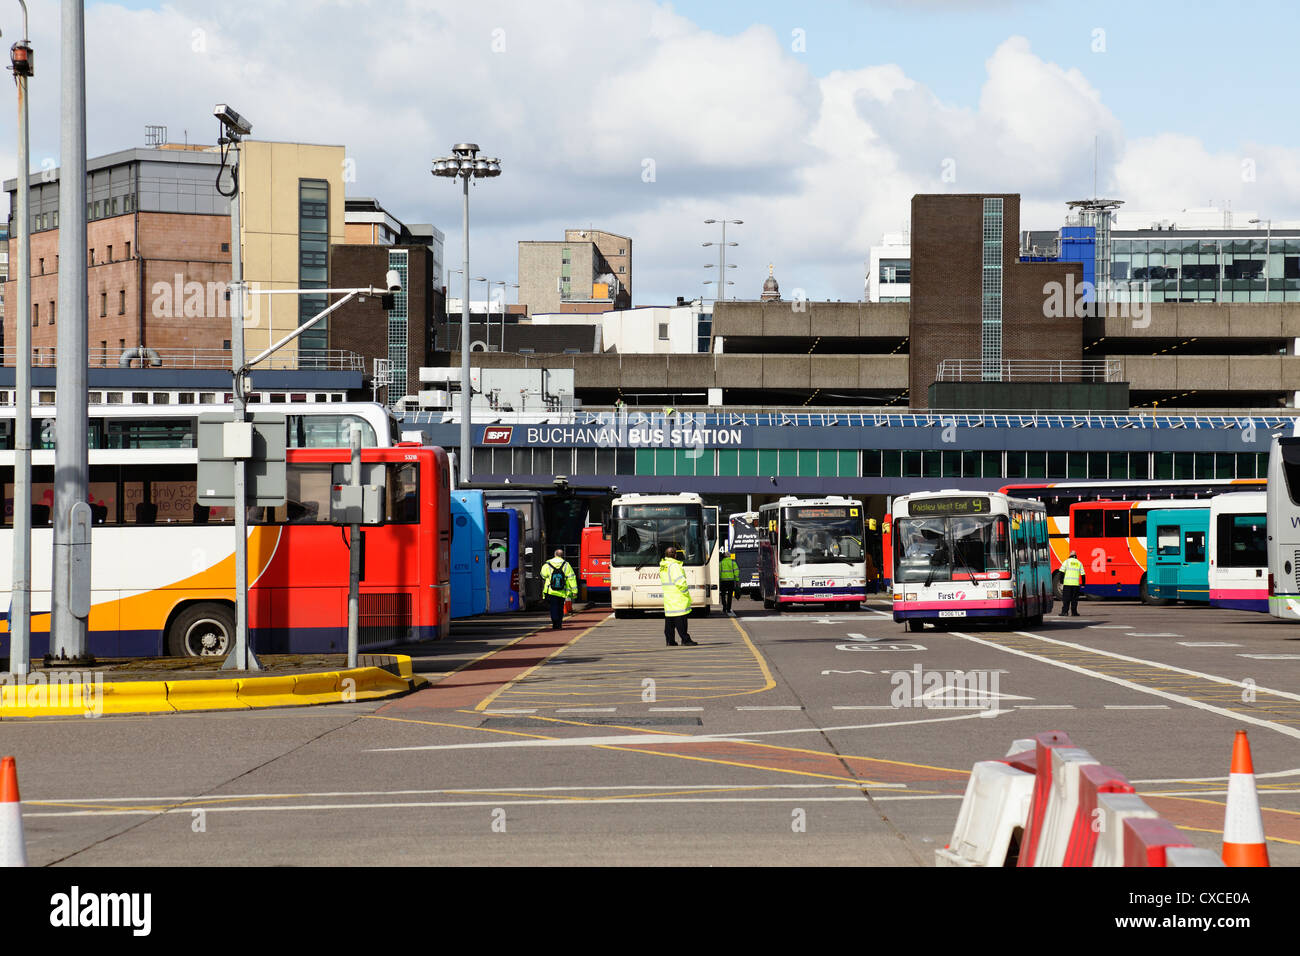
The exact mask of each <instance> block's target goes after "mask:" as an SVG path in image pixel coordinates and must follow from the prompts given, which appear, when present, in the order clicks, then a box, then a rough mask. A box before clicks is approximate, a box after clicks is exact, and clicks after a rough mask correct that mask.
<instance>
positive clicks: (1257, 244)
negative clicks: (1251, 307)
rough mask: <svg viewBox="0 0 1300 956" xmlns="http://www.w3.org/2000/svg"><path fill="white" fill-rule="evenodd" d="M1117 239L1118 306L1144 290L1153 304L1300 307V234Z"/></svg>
mask: <svg viewBox="0 0 1300 956" xmlns="http://www.w3.org/2000/svg"><path fill="white" fill-rule="evenodd" d="M1290 231H1291V230H1288V232H1290ZM1114 236H1115V238H1114V242H1113V247H1114V248H1113V250H1112V253H1111V278H1112V280H1114V292H1115V295H1114V298H1115V299H1116V300H1117V301H1126V300H1127V301H1133V300H1134V297H1136V296H1137V295H1139V294H1140V293H1139V287H1141V289H1142V290H1144V291H1143V292H1142V293H1141V294H1143V295H1149V297H1150V301H1153V302H1300V231H1297V232H1296V233H1295V235H1287V234H1285V233H1284V234H1281V235H1279V234H1278V233H1277V232H1274V233H1273V234H1272V235H1271V236H1267V235H1260V233H1259V232H1257V231H1254V230H1251V231H1249V232H1243V231H1240V230H1238V231H1236V234H1232V233H1228V234H1221V235H1213V234H1211V235H1205V234H1202V235H1197V234H1196V233H1189V232H1182V233H1181V234H1180V233H1179V232H1178V231H1169V232H1158V231H1146V230H1144V231H1143V232H1140V233H1128V234H1125V233H1124V232H1120V231H1116V232H1115V233H1114Z"/></svg>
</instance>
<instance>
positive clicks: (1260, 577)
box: [1209, 491, 1268, 611]
mask: <svg viewBox="0 0 1300 956" xmlns="http://www.w3.org/2000/svg"><path fill="white" fill-rule="evenodd" d="M1267 497H1268V493H1267V492H1263V491H1239V492H1236V493H1235V494H1230V495H1215V496H1214V497H1213V498H1211V499H1210V548H1209V550H1210V567H1209V585H1210V607H1224V608H1231V609H1233V610H1237V611H1267V610H1268V541H1267V524H1268V522H1267V518H1266V513H1267V512H1266V508H1267V503H1266V500H1265V499H1267Z"/></svg>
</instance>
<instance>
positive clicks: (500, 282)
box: [488, 279, 519, 352]
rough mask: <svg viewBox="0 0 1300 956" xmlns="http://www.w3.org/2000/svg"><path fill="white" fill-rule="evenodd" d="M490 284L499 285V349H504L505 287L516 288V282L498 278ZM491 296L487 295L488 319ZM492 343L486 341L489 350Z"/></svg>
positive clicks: (489, 316)
mask: <svg viewBox="0 0 1300 956" xmlns="http://www.w3.org/2000/svg"><path fill="white" fill-rule="evenodd" d="M492 285H499V286H501V351H502V352H504V351H505V350H506V289H518V288H519V283H518V282H506V281H505V280H504V279H498V280H497V281H496V282H493V283H492ZM491 303H492V296H491V295H489V296H488V321H489V322H491V320H492V305H491ZM491 349H492V343H491V341H489V342H488V351H491Z"/></svg>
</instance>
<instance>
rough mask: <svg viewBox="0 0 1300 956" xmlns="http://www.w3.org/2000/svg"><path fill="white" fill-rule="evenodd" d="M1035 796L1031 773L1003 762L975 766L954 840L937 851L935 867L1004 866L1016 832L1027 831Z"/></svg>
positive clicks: (954, 830)
mask: <svg viewBox="0 0 1300 956" xmlns="http://www.w3.org/2000/svg"><path fill="white" fill-rule="evenodd" d="M1018 743H1020V741H1018ZM1013 752H1015V748H1013ZM1033 793H1034V775H1033V774H1032V773H1026V772H1025V771H1023V770H1017V769H1016V768H1015V767H1012V766H1009V765H1008V764H1005V763H1003V762H1002V761H1000V760H981V761H980V762H979V763H977V764H975V766H974V767H972V768H971V774H970V779H969V780H968V781H967V782H966V793H965V795H964V796H963V797H962V801H961V813H959V814H958V816H957V826H956V827H955V828H954V829H953V831H952V839H951V840H949V841H948V845H947V846H946V847H944V848H942V849H940V850H935V851H934V863H935V866H1003V865H1005V863H1006V859H1007V851H1008V850H1009V849H1010V846H1011V838H1012V836H1013V835H1014V834H1015V832H1016V830H1020V831H1022V832H1023V831H1024V827H1025V818H1026V817H1027V816H1028V814H1029V801H1030V799H1031V797H1032V796H1033Z"/></svg>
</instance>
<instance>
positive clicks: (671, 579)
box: [659, 546, 695, 647]
mask: <svg viewBox="0 0 1300 956" xmlns="http://www.w3.org/2000/svg"><path fill="white" fill-rule="evenodd" d="M659 583H660V584H661V585H662V586H663V591H664V641H665V642H666V643H667V644H668V646H669V647H676V646H677V642H676V641H675V640H673V634H674V632H676V634H677V636H678V637H680V638H681V639H682V644H684V645H686V646H688V647H694V646H695V641H693V640H691V635H690V634H689V633H688V631H687V628H686V621H687V619H688V618H689V617H690V616H691V589H690V585H688V584H687V583H686V568H685V567H683V566H682V562H680V561H678V560H677V549H676V548H673V547H671V546H670V547H667V548H665V549H664V559H663V560H662V561H660V562H659Z"/></svg>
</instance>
